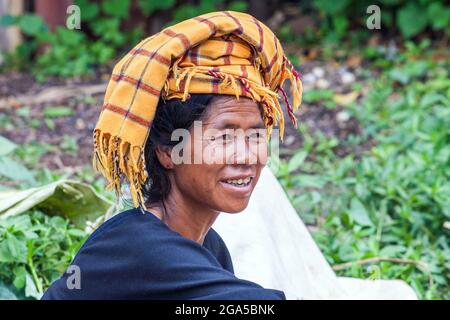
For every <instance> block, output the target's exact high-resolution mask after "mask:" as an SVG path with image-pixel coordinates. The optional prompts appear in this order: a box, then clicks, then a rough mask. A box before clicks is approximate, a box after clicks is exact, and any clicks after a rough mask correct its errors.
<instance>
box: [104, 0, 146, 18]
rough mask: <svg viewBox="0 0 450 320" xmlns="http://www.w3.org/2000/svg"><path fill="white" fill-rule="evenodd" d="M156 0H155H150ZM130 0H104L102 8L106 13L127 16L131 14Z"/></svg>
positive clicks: (118, 16) (119, 16) (113, 15)
mask: <svg viewBox="0 0 450 320" xmlns="http://www.w3.org/2000/svg"><path fill="white" fill-rule="evenodd" d="M149 2H154V1H149ZM129 9H130V1H129V0H108V1H102V10H103V12H104V13H106V14H108V15H110V16H112V17H117V18H127V17H128V15H129Z"/></svg>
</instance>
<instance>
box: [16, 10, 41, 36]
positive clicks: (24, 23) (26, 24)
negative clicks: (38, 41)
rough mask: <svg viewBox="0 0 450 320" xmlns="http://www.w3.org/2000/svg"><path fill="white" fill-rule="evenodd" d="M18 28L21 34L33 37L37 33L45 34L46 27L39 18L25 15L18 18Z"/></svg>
mask: <svg viewBox="0 0 450 320" xmlns="http://www.w3.org/2000/svg"><path fill="white" fill-rule="evenodd" d="M19 27H20V29H21V30H22V32H23V33H25V34H26V35H29V36H35V35H37V34H38V33H41V32H46V31H47V26H46V25H45V23H44V20H42V18H41V17H40V16H36V15H33V14H25V15H22V16H20V17H19Z"/></svg>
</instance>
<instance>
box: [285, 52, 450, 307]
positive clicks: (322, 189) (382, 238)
mask: <svg viewBox="0 0 450 320" xmlns="http://www.w3.org/2000/svg"><path fill="white" fill-rule="evenodd" d="M408 47H409V49H408V50H407V51H405V52H404V53H401V54H400V55H398V57H397V59H396V60H395V62H394V63H395V64H394V68H393V69H392V70H393V71H391V70H389V69H388V70H386V71H385V72H383V73H382V75H381V76H380V77H377V78H375V79H373V80H371V81H370V83H369V87H370V88H371V89H370V90H369V91H368V94H367V95H366V96H365V99H364V102H363V104H362V105H354V106H350V107H349V108H348V112H351V113H352V115H353V116H354V117H355V118H357V119H358V120H359V121H360V123H361V126H362V127H363V128H364V132H363V134H362V136H361V137H360V138H359V139H356V140H355V139H353V142H352V140H348V141H340V142H339V141H335V142H334V143H328V141H329V140H330V139H324V137H323V136H321V135H320V134H318V133H311V132H310V130H309V129H308V128H307V127H306V126H305V125H303V126H301V127H300V129H301V132H302V135H303V139H304V142H303V146H302V148H301V149H300V150H299V151H298V153H297V154H296V155H294V156H293V157H292V158H291V159H290V160H289V161H283V162H282V165H281V170H279V172H278V176H279V178H280V181H281V182H282V184H283V186H284V187H285V189H286V190H287V192H288V194H289V196H290V199H291V200H292V203H293V204H294V206H296V207H297V208H298V211H299V213H300V215H301V216H302V218H303V219H305V220H306V222H307V223H309V224H314V225H316V228H315V229H316V230H317V231H316V232H314V233H313V235H314V237H315V239H316V241H317V242H318V244H319V246H320V248H321V249H322V251H323V252H324V254H325V256H326V257H327V259H328V261H329V262H330V263H331V264H332V265H334V266H335V267H336V270H337V272H338V273H339V274H340V275H345V276H352V277H362V278H371V277H373V270H374V269H373V266H377V271H376V273H377V276H379V277H381V278H382V279H403V280H405V281H406V282H408V283H409V284H410V285H411V286H412V287H413V288H414V289H415V290H416V292H417V294H418V296H419V297H420V298H426V299H448V298H450V297H449V295H448V293H449V292H450V273H449V270H450V258H449V257H450V240H449V236H450V231H449V229H448V226H447V227H446V224H447V225H448V221H449V219H450V210H449V208H450V183H449V181H450V170H449V168H450V99H449V97H450V95H449V93H450V82H449V80H448V70H449V65H448V62H435V61H433V60H432V59H430V58H427V56H426V55H425V54H424V51H423V46H421V45H419V46H415V45H408ZM421 47H422V49H420V48H421ZM412 57H414V58H412ZM368 139H373V140H375V141H376V144H375V145H374V146H373V147H372V148H370V149H369V150H367V151H365V152H362V153H360V154H353V155H352V154H350V155H348V156H345V157H342V158H341V157H338V156H337V155H336V154H335V153H334V148H335V147H336V146H338V145H346V144H347V145H348V146H351V145H352V144H354V143H355V142H356V143H361V142H362V141H366V140H368Z"/></svg>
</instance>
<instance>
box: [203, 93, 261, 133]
mask: <svg viewBox="0 0 450 320" xmlns="http://www.w3.org/2000/svg"><path fill="white" fill-rule="evenodd" d="M203 124H204V125H206V126H210V127H214V128H217V129H221V128H225V127H236V128H262V127H264V124H263V120H262V114H261V109H260V106H259V104H258V103H257V102H255V101H253V100H252V99H249V98H245V97H240V98H239V100H237V99H236V97H235V96H228V95H223V96H218V97H216V98H214V99H213V100H212V102H211V103H210V105H209V106H208V110H207V113H206V114H205V118H204V119H203Z"/></svg>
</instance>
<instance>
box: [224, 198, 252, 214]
mask: <svg viewBox="0 0 450 320" xmlns="http://www.w3.org/2000/svg"><path fill="white" fill-rule="evenodd" d="M247 206H248V200H247V201H244V202H242V203H236V204H233V205H231V206H230V205H229V204H228V205H225V206H221V210H220V212H223V213H231V214H233V213H240V212H242V211H244V209H245V208H247Z"/></svg>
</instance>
